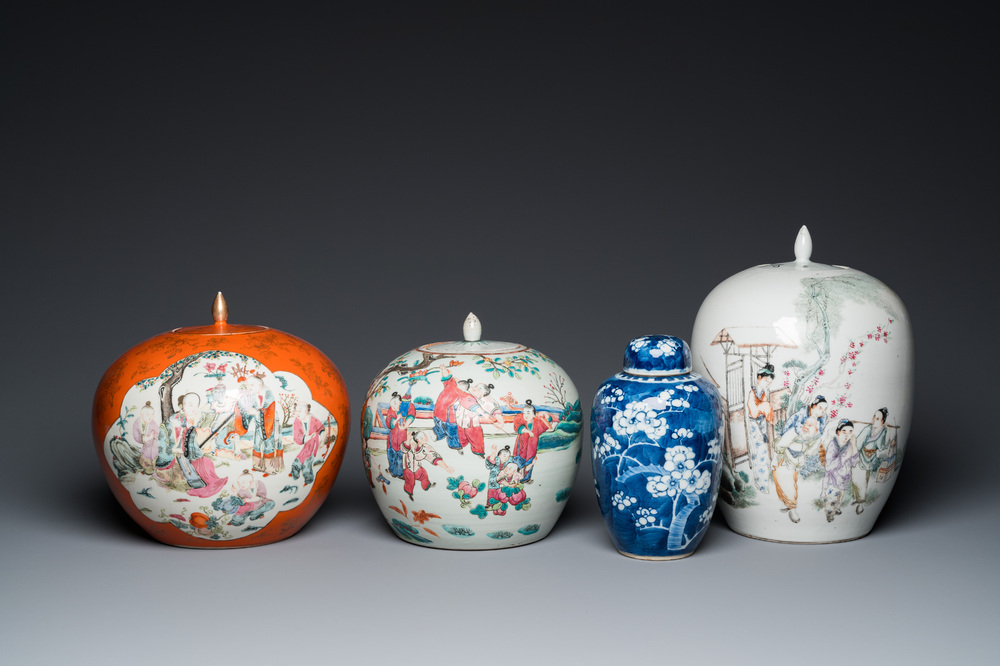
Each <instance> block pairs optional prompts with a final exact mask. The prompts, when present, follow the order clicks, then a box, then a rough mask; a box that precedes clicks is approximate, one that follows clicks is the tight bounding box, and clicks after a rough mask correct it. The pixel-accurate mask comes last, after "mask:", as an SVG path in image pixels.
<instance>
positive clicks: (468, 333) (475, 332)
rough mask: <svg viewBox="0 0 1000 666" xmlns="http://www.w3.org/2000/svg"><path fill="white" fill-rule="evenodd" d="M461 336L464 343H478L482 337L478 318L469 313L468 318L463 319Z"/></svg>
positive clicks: (481, 326) (481, 327) (481, 328)
mask: <svg viewBox="0 0 1000 666" xmlns="http://www.w3.org/2000/svg"><path fill="white" fill-rule="evenodd" d="M462 334H463V335H464V336H465V341H466V342H478V341H479V339H480V338H481V337H483V325H482V324H481V323H480V321H479V317H477V316H476V315H474V314H472V313H471V312H470V313H469V316H468V317H466V318H465V323H464V324H462Z"/></svg>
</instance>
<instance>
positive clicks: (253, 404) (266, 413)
mask: <svg viewBox="0 0 1000 666" xmlns="http://www.w3.org/2000/svg"><path fill="white" fill-rule="evenodd" d="M242 384H243V386H241V387H240V388H241V391H240V397H239V399H238V400H237V401H236V409H235V412H236V419H235V420H236V424H235V425H236V432H237V433H239V434H240V436H249V437H250V438H252V439H253V468H254V469H255V470H256V471H258V472H264V474H265V475H268V474H276V473H278V472H280V471H281V470H283V469H284V468H285V460H284V449H283V446H282V444H281V437H279V436H278V435H277V433H276V432H275V427H274V414H275V405H274V395H272V393H271V391H269V390H267V389H265V388H264V380H263V379H262V378H261V377H258V376H257V375H251V376H250V377H249V378H248V379H247V380H246V381H244V382H242Z"/></svg>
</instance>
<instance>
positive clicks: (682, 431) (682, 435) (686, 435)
mask: <svg viewBox="0 0 1000 666" xmlns="http://www.w3.org/2000/svg"><path fill="white" fill-rule="evenodd" d="M670 436H671V437H673V438H674V439H691V438H692V437H694V433H693V432H691V431H690V430H688V429H687V428H678V429H677V430H675V431H673V432H672V433H670ZM691 455H692V457H693V456H694V454H693V453H692V454H691Z"/></svg>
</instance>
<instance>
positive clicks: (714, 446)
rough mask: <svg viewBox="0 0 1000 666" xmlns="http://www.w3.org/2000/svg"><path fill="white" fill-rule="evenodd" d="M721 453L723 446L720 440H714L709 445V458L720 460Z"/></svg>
mask: <svg viewBox="0 0 1000 666" xmlns="http://www.w3.org/2000/svg"><path fill="white" fill-rule="evenodd" d="M720 453H722V445H721V444H720V443H719V440H718V438H716V439H713V440H712V441H710V442H709V443H708V456H709V457H710V458H718V457H719V454H720ZM762 457H763V456H762Z"/></svg>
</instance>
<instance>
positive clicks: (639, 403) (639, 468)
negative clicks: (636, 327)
mask: <svg viewBox="0 0 1000 666" xmlns="http://www.w3.org/2000/svg"><path fill="white" fill-rule="evenodd" d="M590 435H591V437H592V438H593V442H594V446H593V448H592V453H593V457H594V487H595V489H596V491H597V501H598V504H600V507H601V514H602V515H603V516H604V522H605V523H606V524H607V527H608V531H609V532H610V533H611V539H612V541H614V544H615V547H616V548H617V549H618V550H619V551H620V552H621V553H622V554H623V555H627V556H629V557H635V558H638V559H646V560H674V559H678V558H682V557H687V556H688V555H690V554H691V553H693V552H694V550H695V548H697V547H698V544H699V543H700V542H701V540H702V538H703V537H704V536H705V530H706V529H707V528H708V523H709V521H711V519H712V513H713V512H714V511H715V501H716V498H717V497H718V493H719V480H720V478H721V474H720V473H721V466H720V461H721V452H722V438H723V436H724V424H723V410H722V400H721V397H720V396H719V393H718V391H716V390H715V387H714V386H713V385H712V384H711V383H710V382H708V381H707V380H706V379H704V378H703V377H701V376H700V375H697V374H694V373H692V372H691V352H690V350H689V349H688V345H687V343H686V342H684V341H683V340H681V339H680V338H675V337H671V336H668V335H648V336H645V337H641V338H636V339H634V340H632V342H630V343H629V345H628V347H626V348H625V363H624V368H623V370H622V372H620V373H618V374H616V375H614V376H613V377H610V378H609V379H608V380H607V381H606V382H604V384H602V385H601V387H600V388H599V389H598V390H597V394H596V395H595V396H594V405H593V409H592V410H591V413H590Z"/></svg>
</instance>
